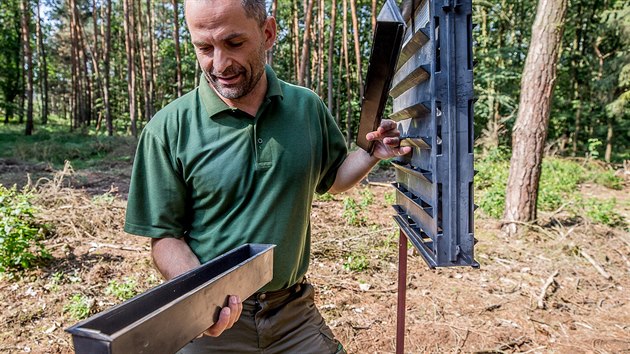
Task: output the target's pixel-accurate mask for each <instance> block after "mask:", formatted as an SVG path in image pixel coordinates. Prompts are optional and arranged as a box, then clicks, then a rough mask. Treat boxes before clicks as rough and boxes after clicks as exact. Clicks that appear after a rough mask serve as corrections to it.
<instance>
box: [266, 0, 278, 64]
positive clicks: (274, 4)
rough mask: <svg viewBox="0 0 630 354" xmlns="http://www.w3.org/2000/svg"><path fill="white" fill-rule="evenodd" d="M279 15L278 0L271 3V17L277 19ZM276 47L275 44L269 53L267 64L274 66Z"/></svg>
mask: <svg viewBox="0 0 630 354" xmlns="http://www.w3.org/2000/svg"><path fill="white" fill-rule="evenodd" d="M277 13H278V0H273V1H272V2H271V17H273V18H275V17H276V15H277ZM275 47H276V45H275V44H274V45H273V47H271V49H269V50H268V51H267V64H269V65H273V50H274V48H275Z"/></svg>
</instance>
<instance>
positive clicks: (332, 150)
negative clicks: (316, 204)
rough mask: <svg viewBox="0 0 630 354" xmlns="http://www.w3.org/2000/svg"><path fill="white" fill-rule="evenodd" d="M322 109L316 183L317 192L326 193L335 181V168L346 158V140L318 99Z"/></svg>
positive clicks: (337, 168)
mask: <svg viewBox="0 0 630 354" xmlns="http://www.w3.org/2000/svg"><path fill="white" fill-rule="evenodd" d="M320 107H321V110H322V115H323V119H322V135H323V137H322V138H323V144H322V150H323V151H322V169H321V174H320V180H319V183H318V184H317V188H316V190H315V191H316V192H317V194H324V193H326V192H327V191H328V190H329V189H330V187H332V185H333V184H334V183H335V178H337V170H339V167H340V166H341V164H342V163H343V162H344V160H345V159H346V156H347V155H348V149H347V148H346V140H345V139H344V137H343V134H342V133H341V130H339V127H338V126H337V122H336V121H335V119H334V118H333V116H332V115H331V114H330V111H329V110H328V108H326V106H325V105H324V103H323V102H321V101H320Z"/></svg>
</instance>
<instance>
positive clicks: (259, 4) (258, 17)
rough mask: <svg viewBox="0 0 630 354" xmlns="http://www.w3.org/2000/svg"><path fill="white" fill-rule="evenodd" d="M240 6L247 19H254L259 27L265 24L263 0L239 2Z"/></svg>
mask: <svg viewBox="0 0 630 354" xmlns="http://www.w3.org/2000/svg"><path fill="white" fill-rule="evenodd" d="M187 1H190V0H184V2H187ZM210 2H211V1H210ZM241 6H243V9H245V14H246V15H247V17H249V18H252V19H254V20H255V21H256V22H258V25H260V26H261V27H262V25H263V24H265V21H266V20H267V6H266V4H265V0H241Z"/></svg>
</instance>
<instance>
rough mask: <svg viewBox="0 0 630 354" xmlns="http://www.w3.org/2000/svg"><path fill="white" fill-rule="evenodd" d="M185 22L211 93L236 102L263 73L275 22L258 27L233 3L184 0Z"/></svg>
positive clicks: (255, 22)
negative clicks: (212, 88)
mask: <svg viewBox="0 0 630 354" xmlns="http://www.w3.org/2000/svg"><path fill="white" fill-rule="evenodd" d="M186 22H187V23H188V29H189V30H190V35H191V39H192V43H193V45H194V46H195V52H196V54H197V60H198V61H199V65H200V66H201V69H202V71H203V73H204V75H205V77H206V79H207V80H208V82H209V83H210V84H211V85H212V86H213V87H214V88H215V90H216V91H217V92H218V93H219V94H220V95H221V96H223V97H224V98H227V99H233V100H234V99H240V98H242V97H244V96H246V95H247V94H249V93H250V92H252V90H253V89H254V88H255V87H256V85H257V84H258V82H259V80H260V78H261V76H262V75H263V74H264V72H265V51H266V50H267V49H269V48H271V45H272V44H273V40H274V39H275V22H274V23H271V22H273V20H272V19H268V20H267V21H266V22H265V23H264V24H263V25H262V26H261V25H260V23H259V22H258V21H257V20H256V19H254V18H250V17H248V16H247V14H246V12H245V9H243V7H242V6H241V2H240V1H237V0H212V1H209V0H188V1H186Z"/></svg>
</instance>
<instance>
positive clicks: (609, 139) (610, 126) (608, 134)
mask: <svg viewBox="0 0 630 354" xmlns="http://www.w3.org/2000/svg"><path fill="white" fill-rule="evenodd" d="M613 122H614V118H613V117H611V116H610V115H609V116H608V131H607V132H606V152H605V153H604V160H606V162H610V159H611V158H612V141H613Z"/></svg>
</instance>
